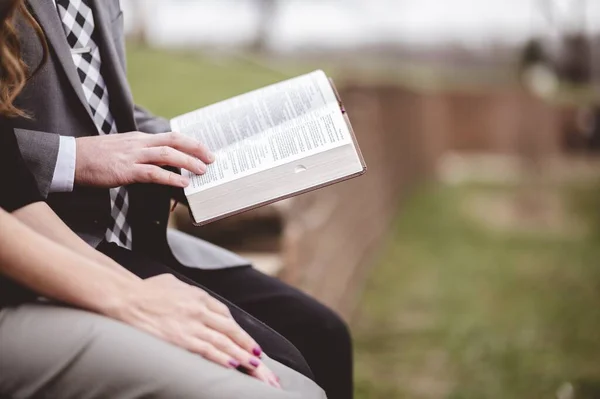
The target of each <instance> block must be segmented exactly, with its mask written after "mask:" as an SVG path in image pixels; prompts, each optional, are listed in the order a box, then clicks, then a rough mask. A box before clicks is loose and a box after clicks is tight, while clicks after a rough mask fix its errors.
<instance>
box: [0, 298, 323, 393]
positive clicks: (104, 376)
mask: <svg viewBox="0 0 600 399" xmlns="http://www.w3.org/2000/svg"><path fill="white" fill-rule="evenodd" d="M264 362H265V363H266V364H267V365H268V366H269V367H270V368H271V370H273V372H275V374H276V375H278V376H279V377H280V378H281V385H282V387H283V389H282V390H279V389H275V388H272V387H270V386H269V385H267V384H265V383H263V382H261V381H259V380H257V379H255V378H252V377H249V376H247V375H245V374H242V373H240V372H239V371H237V370H232V369H227V368H224V367H221V366H219V365H217V364H215V363H212V362H210V361H208V360H205V359H204V358H202V357H200V356H197V355H194V354H192V353H190V352H188V351H185V350H183V349H180V348H178V347H176V346H173V345H170V344H169V343H167V342H164V341H161V340H160V339H157V338H155V337H153V336H151V335H149V334H145V333H144V332H142V331H139V330H137V329H135V328H133V327H131V326H129V325H126V324H123V323H120V322H118V321H116V320H112V319H109V318H106V317H103V316H100V315H97V314H93V313H89V312H86V311H82V310H78V309H73V308H68V307H62V306H57V305H53V304H43V303H28V304H23V305H20V306H17V307H7V308H4V309H1V310H0V397H9V398H15V399H18V398H60V399H71V398H72V399H87V398H90V399H91V398H109V399H120V398H176V399H186V398H199V399H237V398H243V399H254V398H257V399H258V398H260V399H271V398H272V399H288V398H289V399H292V398H320V399H323V398H325V393H324V392H323V391H322V390H321V389H320V388H319V387H318V386H317V385H316V384H315V383H314V382H312V381H311V380H309V379H308V378H306V377H304V376H303V375H301V374H299V373H297V372H295V371H293V370H291V369H289V368H287V367H285V366H283V365H281V364H279V363H277V362H275V361H273V360H271V359H269V358H268V357H266V356H264Z"/></svg>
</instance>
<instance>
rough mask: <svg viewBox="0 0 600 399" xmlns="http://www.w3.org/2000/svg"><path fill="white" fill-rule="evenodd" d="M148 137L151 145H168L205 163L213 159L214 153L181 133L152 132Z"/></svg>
mask: <svg viewBox="0 0 600 399" xmlns="http://www.w3.org/2000/svg"><path fill="white" fill-rule="evenodd" d="M148 139H149V140H150V143H151V145H152V146H153V147H161V146H168V147H171V148H174V149H176V150H179V151H181V152H184V153H186V154H188V155H191V156H193V157H195V158H198V159H200V160H201V161H202V162H204V163H206V164H209V163H212V162H213V161H214V155H213V154H212V153H211V152H210V151H209V150H208V148H206V146H205V145H203V144H202V143H199V142H198V141H197V140H194V139H192V138H191V137H188V136H186V135H183V134H181V133H174V132H170V133H161V134H153V135H152V136H150V137H149V138H148Z"/></svg>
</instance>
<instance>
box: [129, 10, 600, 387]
mask: <svg viewBox="0 0 600 399" xmlns="http://www.w3.org/2000/svg"><path fill="white" fill-rule="evenodd" d="M122 5H123V9H124V12H125V21H126V29H127V32H128V33H129V43H128V58H129V60H128V69H129V76H130V82H131V84H132V87H133V91H134V94H135V97H136V100H137V101H138V102H139V103H141V104H142V105H145V106H147V107H149V108H150V109H151V110H152V111H154V112H155V113H157V114H160V115H163V116H166V117H172V116H175V115H177V114H180V113H183V112H186V111H189V110H192V109H195V108H198V107H201V106H203V105H207V104H210V103H212V102H216V101H218V100H221V99H225V98H228V97H231V96H233V95H236V94H240V93H243V92H246V91H248V90H251V89H254V88H258V87H262V86H264V85H267V84H269V83H272V82H276V81H279V80H283V79H286V78H289V77H292V76H295V75H298V74H301V73H305V72H309V71H311V70H314V69H318V68H319V69H324V70H325V71H326V72H327V73H328V74H330V75H332V76H333V77H334V79H335V81H336V85H337V86H338V89H339V91H340V94H341V97H342V99H343V100H344V103H345V107H346V109H347V110H348V113H349V116H350V118H351V121H352V124H353V126H354V130H355V131H356V134H357V137H358V141H359V144H360V147H361V149H362V152H363V154H364V156H365V159H366V162H367V164H368V167H369V170H368V172H367V174H366V175H364V176H362V177H360V178H358V179H354V180H351V181H348V182H344V183H341V184H337V185H335V186H332V187H328V188H325V189H322V190H319V191H316V192H311V193H308V194H305V195H302V196H299V197H295V198H292V199H290V200H286V201H282V202H280V203H277V204H274V205H271V206H268V207H264V208H261V209H257V210H255V211H251V212H247V213H245V214H242V215H239V216H236V217H231V218H228V219H225V220H222V221H219V222H216V223H213V224H210V225H208V226H205V227H201V228H197V227H193V226H192V225H191V224H190V220H189V216H188V214H187V212H186V210H185V209H183V207H179V208H178V210H177V212H175V213H174V216H173V218H172V221H171V222H172V225H173V226H175V227H177V228H180V229H182V230H185V231H187V232H189V233H191V234H194V235H197V236H200V237H203V238H206V239H208V240H209V241H211V242H214V243H216V244H219V245H222V246H224V247H227V248H230V249H232V250H234V251H236V252H239V253H241V254H243V255H245V256H247V257H248V258H250V259H251V260H252V261H253V262H254V264H255V265H256V267H258V268H260V269H262V270H264V271H265V272H267V273H270V274H272V275H276V276H278V277H280V278H282V279H284V280H286V281H288V282H290V283H291V284H293V285H295V286H298V287H300V288H301V289H303V290H305V291H307V292H310V293H311V294H313V295H315V296H316V297H317V298H319V299H321V300H322V301H324V302H326V303H327V304H329V305H330V306H332V307H333V308H335V309H336V310H338V311H339V312H341V313H342V314H343V315H344V317H345V318H346V319H347V320H348V321H349V322H350V323H351V326H352V329H353V332H354V336H355V341H356V379H357V384H356V385H357V386H356V394H357V397H358V398H375V399H377V398H386V399H388V398H404V397H406V398H454V399H458V398H503V399H504V398H541V397H548V398H550V397H552V398H559V399H570V398H575V399H582V398H597V397H600V362H598V359H599V358H600V335H599V334H598V331H599V330H600V312H598V311H597V308H598V306H599V304H600V262H599V261H598V259H600V234H599V233H600V212H599V210H600V207H599V205H598V204H600V189H599V187H600V186H599V184H598V183H599V182H600V180H599V179H600V158H599V157H598V149H599V148H600V146H599V143H600V101H599V98H600V95H599V93H600V91H599V90H600V2H597V1H594V0H448V1H445V0H372V1H366V0H364V1H361V0H347V1H341V0H340V1H338V0H321V1H302V0H279V1H278V0H171V1H169V2H162V1H158V0H122Z"/></svg>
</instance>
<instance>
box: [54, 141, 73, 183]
mask: <svg viewBox="0 0 600 399" xmlns="http://www.w3.org/2000/svg"><path fill="white" fill-rule="evenodd" d="M76 156H77V151H76V146H75V137H67V136H60V143H59V146H58V157H57V159H56V167H55V168H54V176H52V183H50V192H51V193H64V192H69V191H73V184H74V183H75V161H76V160H77V159H76Z"/></svg>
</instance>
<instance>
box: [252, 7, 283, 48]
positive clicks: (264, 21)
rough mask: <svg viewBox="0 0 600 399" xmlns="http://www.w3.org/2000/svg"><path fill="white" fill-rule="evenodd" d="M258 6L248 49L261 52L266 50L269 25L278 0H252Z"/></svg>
mask: <svg viewBox="0 0 600 399" xmlns="http://www.w3.org/2000/svg"><path fill="white" fill-rule="evenodd" d="M254 2H255V3H256V6H257V8H258V15H259V17H258V24H257V28H256V35H255V36H254V40H252V42H251V43H250V50H251V51H253V52H256V53H263V52H265V51H266V50H267V47H268V44H269V43H268V42H269V36H270V34H271V30H272V29H271V27H272V24H273V21H274V20H275V14H276V13H277V6H278V4H277V3H278V0H254Z"/></svg>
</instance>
